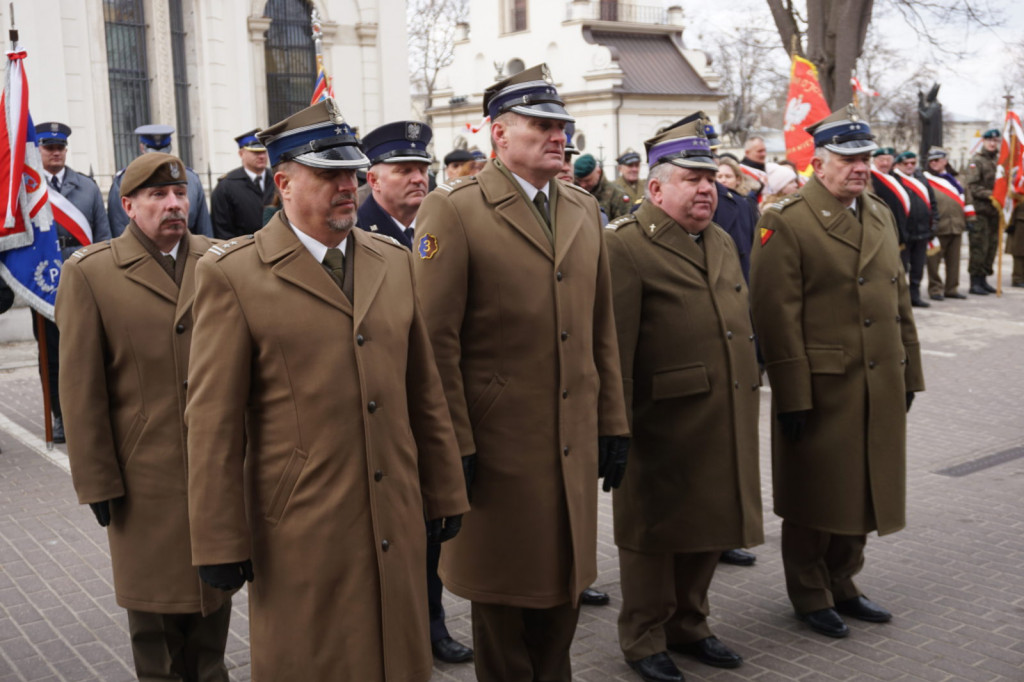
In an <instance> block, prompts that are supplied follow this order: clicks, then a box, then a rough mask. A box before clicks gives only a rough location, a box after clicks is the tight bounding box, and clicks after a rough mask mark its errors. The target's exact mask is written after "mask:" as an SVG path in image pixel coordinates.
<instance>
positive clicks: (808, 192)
mask: <svg viewBox="0 0 1024 682" xmlns="http://www.w3.org/2000/svg"><path fill="white" fill-rule="evenodd" d="M800 194H801V195H802V196H803V197H804V200H805V201H807V205H808V206H810V208H811V211H812V212H813V213H814V217H815V218H817V219H818V222H819V223H821V226H822V227H823V228H825V231H826V232H828V234H829V236H830V237H833V238H835V239H838V240H839V241H841V242H843V243H844V244H846V245H847V246H849V247H851V248H854V249H856V250H858V251H860V242H861V238H862V235H861V232H862V230H863V228H862V227H861V224H860V222H859V221H858V220H857V219H856V218H855V217H854V216H853V214H851V213H850V212H849V211H848V210H847V209H846V207H845V206H843V205H842V204H841V203H839V200H838V199H836V198H835V197H834V196H832V194H831V193H830V192H829V191H828V190H827V189H825V187H824V186H823V185H822V184H821V183H820V182H819V181H818V178H817V177H812V178H811V180H810V181H809V182H808V183H807V184H806V185H805V186H804V188H803V189H801V190H800ZM858 201H859V202H860V203H861V204H863V203H864V201H865V199H864V197H860V198H859V199H858ZM862 208H863V206H862Z"/></svg>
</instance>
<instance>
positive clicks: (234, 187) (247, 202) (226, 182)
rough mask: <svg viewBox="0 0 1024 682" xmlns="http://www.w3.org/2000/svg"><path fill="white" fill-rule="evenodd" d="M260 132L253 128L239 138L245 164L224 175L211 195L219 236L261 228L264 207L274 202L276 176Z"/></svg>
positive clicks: (237, 138)
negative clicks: (271, 171)
mask: <svg viewBox="0 0 1024 682" xmlns="http://www.w3.org/2000/svg"><path fill="white" fill-rule="evenodd" d="M258 132H259V129H254V130H250V131H248V132H245V133H242V134H241V135H239V136H238V137H236V138H235V142H236V143H237V144H238V157H239V158H240V159H241V160H242V165H241V166H239V167H238V168H236V169H234V170H233V171H231V172H230V173H228V174H227V175H224V176H223V177H221V178H220V180H219V181H218V182H217V186H216V187H215V188H214V190H213V194H211V195H210V218H211V220H212V222H213V236H214V237H216V238H217V239H231V238H232V237H239V236H241V235H243V234H252V233H253V232H255V231H256V230H258V229H260V228H261V227H263V207H264V206H269V205H270V204H271V203H273V201H274V192H275V191H276V190H275V188H274V178H273V176H272V175H271V174H270V169H269V168H268V167H267V166H268V163H269V162H268V160H267V148H266V147H264V146H263V143H262V142H260V141H259V138H257V137H256V133H258Z"/></svg>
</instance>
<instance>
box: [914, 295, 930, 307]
mask: <svg viewBox="0 0 1024 682" xmlns="http://www.w3.org/2000/svg"><path fill="white" fill-rule="evenodd" d="M910 305H911V306H913V307H914V308H931V307H932V304H931V303H929V302H928V301H926V300H924V299H923V298H921V297H920V296H918V297H917V298H912V299H910Z"/></svg>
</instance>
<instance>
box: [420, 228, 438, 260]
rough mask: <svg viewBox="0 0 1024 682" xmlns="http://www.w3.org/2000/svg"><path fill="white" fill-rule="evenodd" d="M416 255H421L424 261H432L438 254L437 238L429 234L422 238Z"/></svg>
mask: <svg viewBox="0 0 1024 682" xmlns="http://www.w3.org/2000/svg"><path fill="white" fill-rule="evenodd" d="M416 253H418V254H420V258H422V259H423V260H430V259H431V258H433V257H434V256H435V255H436V254H437V237H435V236H434V235H432V234H430V233H429V232H428V233H427V234H425V235H423V237H421V238H420V243H419V246H417V247H416Z"/></svg>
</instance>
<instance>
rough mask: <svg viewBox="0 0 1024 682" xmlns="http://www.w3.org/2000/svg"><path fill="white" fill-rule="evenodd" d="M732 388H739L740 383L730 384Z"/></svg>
mask: <svg viewBox="0 0 1024 682" xmlns="http://www.w3.org/2000/svg"><path fill="white" fill-rule="evenodd" d="M732 387H733V388H739V387H740V382H738V381H734V382H732Z"/></svg>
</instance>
